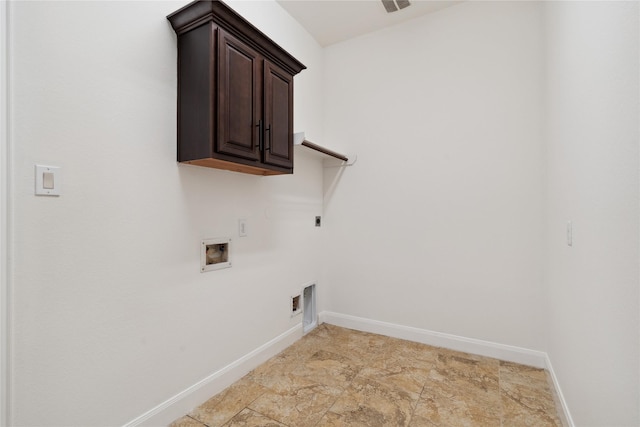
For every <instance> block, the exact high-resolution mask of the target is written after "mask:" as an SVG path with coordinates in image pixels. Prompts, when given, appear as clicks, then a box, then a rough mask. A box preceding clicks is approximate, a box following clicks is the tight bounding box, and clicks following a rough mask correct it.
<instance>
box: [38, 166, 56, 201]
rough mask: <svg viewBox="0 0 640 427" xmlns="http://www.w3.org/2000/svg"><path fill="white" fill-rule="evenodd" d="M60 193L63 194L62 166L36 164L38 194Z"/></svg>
mask: <svg viewBox="0 0 640 427" xmlns="http://www.w3.org/2000/svg"><path fill="white" fill-rule="evenodd" d="M60 194H62V172H61V170H60V167H58V166H43V165H36V195H37V196H59V195H60Z"/></svg>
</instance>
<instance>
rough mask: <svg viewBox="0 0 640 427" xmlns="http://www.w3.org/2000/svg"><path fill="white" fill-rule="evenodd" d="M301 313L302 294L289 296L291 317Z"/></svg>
mask: <svg viewBox="0 0 640 427" xmlns="http://www.w3.org/2000/svg"><path fill="white" fill-rule="evenodd" d="M300 313H302V296H301V295H296V296H293V297H291V317H293V316H295V315H296V314H300Z"/></svg>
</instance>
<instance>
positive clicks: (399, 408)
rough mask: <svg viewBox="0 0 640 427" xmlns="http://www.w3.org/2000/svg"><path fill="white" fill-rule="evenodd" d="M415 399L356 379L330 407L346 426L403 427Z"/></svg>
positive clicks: (363, 378)
mask: <svg viewBox="0 0 640 427" xmlns="http://www.w3.org/2000/svg"><path fill="white" fill-rule="evenodd" d="M416 402H417V399H416V398H415V397H414V395H412V394H410V393H407V392H405V391H402V390H398V389H394V388H392V387H389V386H387V385H385V384H382V383H380V382H377V381H375V380H371V379H369V378H365V377H360V376H358V377H356V378H355V379H354V380H353V382H352V383H351V384H350V385H349V387H348V388H347V389H346V390H345V392H344V394H343V395H342V396H340V398H338V400H337V401H336V403H335V404H334V405H333V406H332V407H331V412H333V413H335V414H338V415H340V417H341V419H342V421H344V422H346V423H347V424H348V425H368V426H393V427H400V426H406V425H408V423H409V419H410V418H411V413H412V412H413V409H414V407H415V403H416Z"/></svg>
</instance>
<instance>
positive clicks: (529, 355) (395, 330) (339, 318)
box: [320, 311, 547, 368]
mask: <svg viewBox="0 0 640 427" xmlns="http://www.w3.org/2000/svg"><path fill="white" fill-rule="evenodd" d="M320 320H321V322H326V323H329V324H331V325H336V326H342V327H344V328H350V329H356V330H359V331H364V332H372V333H375V334H381V335H387V336H390V337H394V338H401V339H405V340H409V341H415V342H419V343H423V344H428V345H432V346H435V347H444V348H448V349H451V350H456V351H462V352H465V353H472V354H477V355H480V356H486V357H494V358H496V359H500V360H506V361H508V362H514V363H520V364H522V365H527V366H534V367H536V368H546V366H547V363H546V361H547V354H546V353H544V352H542V351H536V350H529V349H526V348H521V347H514V346H510V345H505V344H498V343H494V342H490V341H482V340H477V339H473V338H465V337H460V336H457V335H451V334H444V333H442V332H434V331H429V330H426V329H420V328H414V327H410V326H403V325H397V324H394V323H387V322H381V321H378V320H371V319H365V318H362V317H356V316H349V315H346V314H340V313H333V312H330V311H323V312H321V313H320Z"/></svg>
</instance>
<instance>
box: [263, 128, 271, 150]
mask: <svg viewBox="0 0 640 427" xmlns="http://www.w3.org/2000/svg"><path fill="white" fill-rule="evenodd" d="M266 131H267V132H269V145H268V146H265V147H264V151H267V150H270V149H271V125H269V126H267V129H266Z"/></svg>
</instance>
